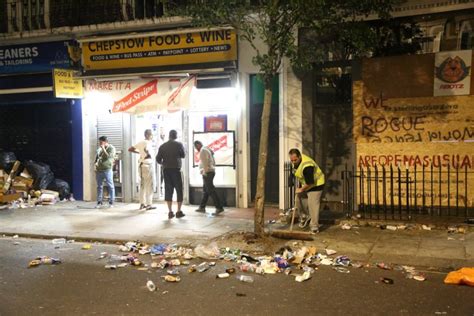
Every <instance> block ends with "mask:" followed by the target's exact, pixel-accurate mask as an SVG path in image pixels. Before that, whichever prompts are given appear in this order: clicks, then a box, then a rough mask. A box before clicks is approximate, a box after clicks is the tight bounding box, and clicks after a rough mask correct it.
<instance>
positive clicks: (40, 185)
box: [24, 160, 54, 190]
mask: <svg viewBox="0 0 474 316" xmlns="http://www.w3.org/2000/svg"><path fill="white" fill-rule="evenodd" d="M24 165H25V168H26V170H28V172H29V173H30V174H31V176H32V177H33V179H34V180H35V181H34V182H33V188H34V189H35V190H41V189H46V188H47V187H48V186H49V184H50V183H51V182H53V181H54V174H53V172H52V171H51V168H50V167H49V166H48V165H47V164H45V163H42V162H35V161H32V160H27V161H25V162H24Z"/></svg>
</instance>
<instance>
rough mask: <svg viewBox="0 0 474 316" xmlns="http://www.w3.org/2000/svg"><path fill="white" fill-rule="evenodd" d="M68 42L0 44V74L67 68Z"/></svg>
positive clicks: (68, 64) (69, 61) (68, 59)
mask: <svg viewBox="0 0 474 316" xmlns="http://www.w3.org/2000/svg"><path fill="white" fill-rule="evenodd" d="M68 46H69V43H68V42H65V41H61V42H50V43H36V44H24V45H11V46H0V74H13V73H35V72H50V71H51V70H52V69H53V68H69V67H70V66H71V63H72V62H71V58H70V55H69V51H72V50H71V49H69V50H68Z"/></svg>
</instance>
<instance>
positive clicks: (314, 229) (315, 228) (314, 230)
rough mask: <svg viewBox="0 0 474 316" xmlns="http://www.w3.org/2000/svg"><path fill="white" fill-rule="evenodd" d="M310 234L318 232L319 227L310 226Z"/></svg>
mask: <svg viewBox="0 0 474 316" xmlns="http://www.w3.org/2000/svg"><path fill="white" fill-rule="evenodd" d="M309 230H310V231H311V233H312V234H318V233H319V227H317V226H316V227H310V229H309Z"/></svg>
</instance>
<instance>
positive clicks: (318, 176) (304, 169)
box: [289, 148, 325, 233]
mask: <svg viewBox="0 0 474 316" xmlns="http://www.w3.org/2000/svg"><path fill="white" fill-rule="evenodd" d="M289 156H290V161H291V163H292V165H293V174H294V175H295V177H296V179H298V181H299V187H298V188H297V189H296V198H295V207H296V209H297V211H298V214H299V218H300V224H299V226H300V227H301V228H305V227H306V226H308V223H309V226H310V230H311V232H313V233H318V232H319V208H320V204H321V194H322V192H323V187H324V182H325V181H324V173H323V172H322V170H321V168H319V166H318V165H317V164H316V162H315V161H314V160H313V159H311V158H310V157H308V156H306V155H303V154H301V152H300V151H299V150H298V149H296V148H292V149H291V150H290V151H289Z"/></svg>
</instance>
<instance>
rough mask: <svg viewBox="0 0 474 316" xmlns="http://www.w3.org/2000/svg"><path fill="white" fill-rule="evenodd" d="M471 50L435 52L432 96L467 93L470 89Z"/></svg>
mask: <svg viewBox="0 0 474 316" xmlns="http://www.w3.org/2000/svg"><path fill="white" fill-rule="evenodd" d="M471 59H472V51H471V50H460V51H450V52H441V53H437V54H436V57H435V76H434V96H445V95H467V94H469V93H470V90H471Z"/></svg>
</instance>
